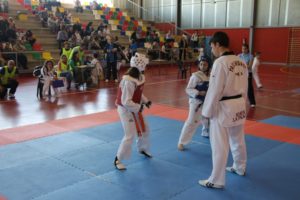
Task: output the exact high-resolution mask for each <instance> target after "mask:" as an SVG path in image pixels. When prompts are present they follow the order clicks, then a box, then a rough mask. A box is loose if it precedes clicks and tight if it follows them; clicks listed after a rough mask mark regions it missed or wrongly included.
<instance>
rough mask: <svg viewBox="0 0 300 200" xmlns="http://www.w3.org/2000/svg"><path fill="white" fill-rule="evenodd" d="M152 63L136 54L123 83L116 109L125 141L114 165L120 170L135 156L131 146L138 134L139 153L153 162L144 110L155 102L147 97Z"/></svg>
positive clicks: (120, 86) (122, 142) (123, 140)
mask: <svg viewBox="0 0 300 200" xmlns="http://www.w3.org/2000/svg"><path fill="white" fill-rule="evenodd" d="M148 63H149V60H148V58H146V57H145V55H143V54H140V53H136V54H135V56H133V57H132V58H131V60H130V66H131V67H130V68H129V70H128V71H127V73H126V74H125V75H124V76H123V78H122V81H121V82H120V85H119V89H118V94H117V99H116V105H117V106H118V113H119V116H120V119H121V123H122V126H123V129H124V133H125V135H124V137H123V139H122V141H121V144H120V146H119V149H118V152H117V156H116V157H115V161H114V165H115V167H116V168H117V169H119V170H125V169H126V167H125V166H124V165H123V164H122V163H121V161H122V160H123V159H128V158H129V157H130V155H131V146H132V143H133V140H134V138H135V135H136V134H137V136H138V138H137V147H138V151H139V152H140V153H141V154H143V155H144V156H146V157H148V158H151V157H152V155H151V154H150V153H149V147H150V145H149V128H148V125H147V123H146V121H145V119H144V118H143V115H142V111H143V108H144V106H146V107H147V108H149V107H150V106H151V101H149V100H148V99H147V98H146V97H145V96H144V95H143V88H144V84H145V76H144V74H143V72H144V70H145V68H146V65H147V64H148Z"/></svg>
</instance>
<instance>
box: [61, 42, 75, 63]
mask: <svg viewBox="0 0 300 200" xmlns="http://www.w3.org/2000/svg"><path fill="white" fill-rule="evenodd" d="M71 52H72V48H70V44H69V42H64V47H63V48H61V51H60V56H62V55H66V56H67V60H69V59H70V55H71Z"/></svg>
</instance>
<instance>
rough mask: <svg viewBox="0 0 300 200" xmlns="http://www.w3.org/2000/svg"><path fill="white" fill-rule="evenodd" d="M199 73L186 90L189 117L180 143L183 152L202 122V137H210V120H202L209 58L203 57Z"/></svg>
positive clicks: (179, 146)
mask: <svg viewBox="0 0 300 200" xmlns="http://www.w3.org/2000/svg"><path fill="white" fill-rule="evenodd" d="M198 68H199V71H197V72H195V73H193V74H192V76H191V78H190V80H189V83H188V85H187V87H186V89H185V91H186V93H187V94H188V95H189V105H190V106H189V116H188V118H187V120H186V121H185V123H184V126H183V128H182V131H181V134H180V137H179V141H178V150H180V151H183V150H184V146H185V145H187V144H188V143H189V142H190V141H191V139H192V137H193V135H194V134H195V132H196V129H197V127H198V126H199V125H200V120H201V121H202V125H203V127H202V134H201V135H202V136H203V137H209V125H208V123H209V122H208V119H207V118H202V119H201V116H202V115H201V111H202V104H203V102H204V98H205V95H206V91H207V89H208V80H209V78H208V75H209V69H210V66H209V60H208V58H207V57H205V56H202V57H201V58H200V62H199V64H198Z"/></svg>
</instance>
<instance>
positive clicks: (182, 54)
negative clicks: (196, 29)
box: [179, 33, 188, 60]
mask: <svg viewBox="0 0 300 200" xmlns="http://www.w3.org/2000/svg"><path fill="white" fill-rule="evenodd" d="M187 47H188V38H187V35H186V34H185V33H183V34H182V37H181V40H180V42H179V59H180V60H182V59H183V60H185V59H186V49H187Z"/></svg>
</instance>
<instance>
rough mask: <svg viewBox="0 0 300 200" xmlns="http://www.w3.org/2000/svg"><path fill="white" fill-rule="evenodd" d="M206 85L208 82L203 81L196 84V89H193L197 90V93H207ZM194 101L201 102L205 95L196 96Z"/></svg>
mask: <svg viewBox="0 0 300 200" xmlns="http://www.w3.org/2000/svg"><path fill="white" fill-rule="evenodd" d="M208 83H209V82H208V81H204V82H202V83H200V84H197V85H196V87H195V89H196V90H198V91H199V92H201V91H207V90H208ZM196 99H199V100H201V101H202V102H203V101H204V99H205V95H204V96H202V95H197V96H196Z"/></svg>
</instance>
